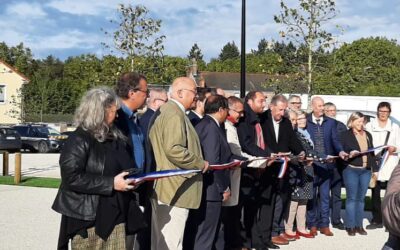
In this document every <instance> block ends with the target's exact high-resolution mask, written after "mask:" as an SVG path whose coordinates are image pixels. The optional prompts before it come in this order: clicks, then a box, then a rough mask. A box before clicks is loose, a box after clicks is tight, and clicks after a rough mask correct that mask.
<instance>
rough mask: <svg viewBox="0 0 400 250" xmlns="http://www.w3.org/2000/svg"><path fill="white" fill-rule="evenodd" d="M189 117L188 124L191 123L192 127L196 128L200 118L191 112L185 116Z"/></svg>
mask: <svg viewBox="0 0 400 250" xmlns="http://www.w3.org/2000/svg"><path fill="white" fill-rule="evenodd" d="M187 116H188V117H189V120H190V122H191V123H192V125H193V127H196V125H197V124H198V123H199V122H200V121H201V119H202V118H200V117H199V116H198V115H197V114H196V113H195V112H193V111H192V110H191V111H190V112H189V114H188V115H187Z"/></svg>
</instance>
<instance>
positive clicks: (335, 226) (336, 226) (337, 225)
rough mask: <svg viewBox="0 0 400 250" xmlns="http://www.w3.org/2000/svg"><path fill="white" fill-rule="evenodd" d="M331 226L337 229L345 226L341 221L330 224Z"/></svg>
mask: <svg viewBox="0 0 400 250" xmlns="http://www.w3.org/2000/svg"><path fill="white" fill-rule="evenodd" d="M332 227H333V228H336V229H339V230H344V229H345V226H344V224H343V223H342V222H339V223H337V224H332Z"/></svg>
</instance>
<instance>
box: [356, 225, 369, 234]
mask: <svg viewBox="0 0 400 250" xmlns="http://www.w3.org/2000/svg"><path fill="white" fill-rule="evenodd" d="M355 231H356V233H358V234H360V235H367V234H368V233H367V231H365V230H364V228H362V227H356V228H355Z"/></svg>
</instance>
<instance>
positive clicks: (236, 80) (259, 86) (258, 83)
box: [200, 72, 273, 92]
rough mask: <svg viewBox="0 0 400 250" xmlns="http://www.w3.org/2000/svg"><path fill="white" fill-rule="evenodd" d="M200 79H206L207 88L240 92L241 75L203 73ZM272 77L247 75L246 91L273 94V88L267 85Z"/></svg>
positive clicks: (254, 74)
mask: <svg viewBox="0 0 400 250" xmlns="http://www.w3.org/2000/svg"><path fill="white" fill-rule="evenodd" d="M200 78H202V79H204V81H205V85H206V87H209V88H222V89H224V90H240V73H231V72H201V73H200ZM268 79H271V76H269V75H267V74H256V73H247V74H246V91H252V90H257V91H263V92H271V91H273V89H272V88H270V87H267V86H266V85H265V84H263V83H265V82H266V81H267V80H268Z"/></svg>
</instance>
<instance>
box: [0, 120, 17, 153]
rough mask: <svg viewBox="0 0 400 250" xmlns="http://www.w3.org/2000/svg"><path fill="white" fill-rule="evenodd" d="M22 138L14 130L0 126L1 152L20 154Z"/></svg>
mask: <svg viewBox="0 0 400 250" xmlns="http://www.w3.org/2000/svg"><path fill="white" fill-rule="evenodd" d="M21 146H22V142H21V137H20V136H19V134H18V133H17V131H16V130H15V129H13V128H10V127H6V126H0V150H1V151H8V152H10V153H15V152H19V151H20V150H21Z"/></svg>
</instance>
